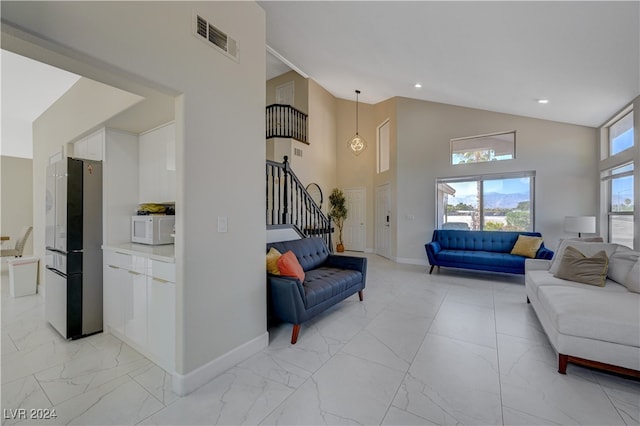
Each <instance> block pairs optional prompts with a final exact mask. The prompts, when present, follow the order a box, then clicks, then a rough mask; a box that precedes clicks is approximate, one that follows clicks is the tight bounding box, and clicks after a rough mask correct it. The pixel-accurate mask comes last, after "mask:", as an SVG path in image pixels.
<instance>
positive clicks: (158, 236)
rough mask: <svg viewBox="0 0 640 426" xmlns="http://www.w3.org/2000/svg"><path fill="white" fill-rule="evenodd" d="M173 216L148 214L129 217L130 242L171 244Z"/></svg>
mask: <svg viewBox="0 0 640 426" xmlns="http://www.w3.org/2000/svg"><path fill="white" fill-rule="evenodd" d="M175 224H176V217H175V216H164V215H162V216H161V215H148V216H133V217H132V218H131V242H132V243H138V244H149V245H152V246H157V245H162V244H173V237H172V235H173V231H174V226H175Z"/></svg>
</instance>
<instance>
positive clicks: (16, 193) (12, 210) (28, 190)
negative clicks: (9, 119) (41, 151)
mask: <svg viewBox="0 0 640 426" xmlns="http://www.w3.org/2000/svg"><path fill="white" fill-rule="evenodd" d="M32 170H33V160H31V159H30V158H17V157H8V156H6V155H3V156H1V157H0V200H2V202H1V203H0V234H2V235H7V236H9V237H11V240H10V241H6V242H5V243H4V244H3V245H2V246H3V247H4V248H13V247H15V243H16V238H18V236H19V235H20V231H21V230H22V228H23V227H24V226H31V225H33V196H32V194H33V174H32ZM32 253H33V234H32V235H31V236H30V237H29V239H28V240H27V244H26V245H25V248H24V255H25V256H27V255H30V254H32Z"/></svg>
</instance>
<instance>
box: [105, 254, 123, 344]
mask: <svg viewBox="0 0 640 426" xmlns="http://www.w3.org/2000/svg"><path fill="white" fill-rule="evenodd" d="M106 253H107V252H105V254H106ZM128 275H129V274H128V273H127V270H126V269H122V268H120V267H118V266H116V265H112V264H107V261H106V258H105V264H104V273H103V277H102V278H103V288H102V289H103V298H102V301H103V302H102V304H103V307H102V311H103V313H104V314H103V315H104V325H105V327H109V328H110V329H112V330H114V331H116V332H118V333H120V334H123V335H124V313H123V309H122V302H123V300H122V299H123V296H122V294H123V290H122V286H123V285H124V282H125V281H126V280H127V279H128V278H129V277H128Z"/></svg>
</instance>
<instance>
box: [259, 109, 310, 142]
mask: <svg viewBox="0 0 640 426" xmlns="http://www.w3.org/2000/svg"><path fill="white" fill-rule="evenodd" d="M266 124H267V139H269V138H292V139H296V140H298V141H300V142H304V143H309V141H308V140H307V114H305V113H304V112H302V111H300V110H297V109H295V108H294V107H292V106H291V105H281V104H273V105H269V106H268V107H267V123H266Z"/></svg>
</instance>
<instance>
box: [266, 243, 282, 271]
mask: <svg viewBox="0 0 640 426" xmlns="http://www.w3.org/2000/svg"><path fill="white" fill-rule="evenodd" d="M280 256H282V254H281V253H280V252H279V251H278V250H276V249H274V248H273V247H271V248H270V249H269V253H267V272H268V273H270V274H273V275H280V269H278V259H280Z"/></svg>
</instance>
